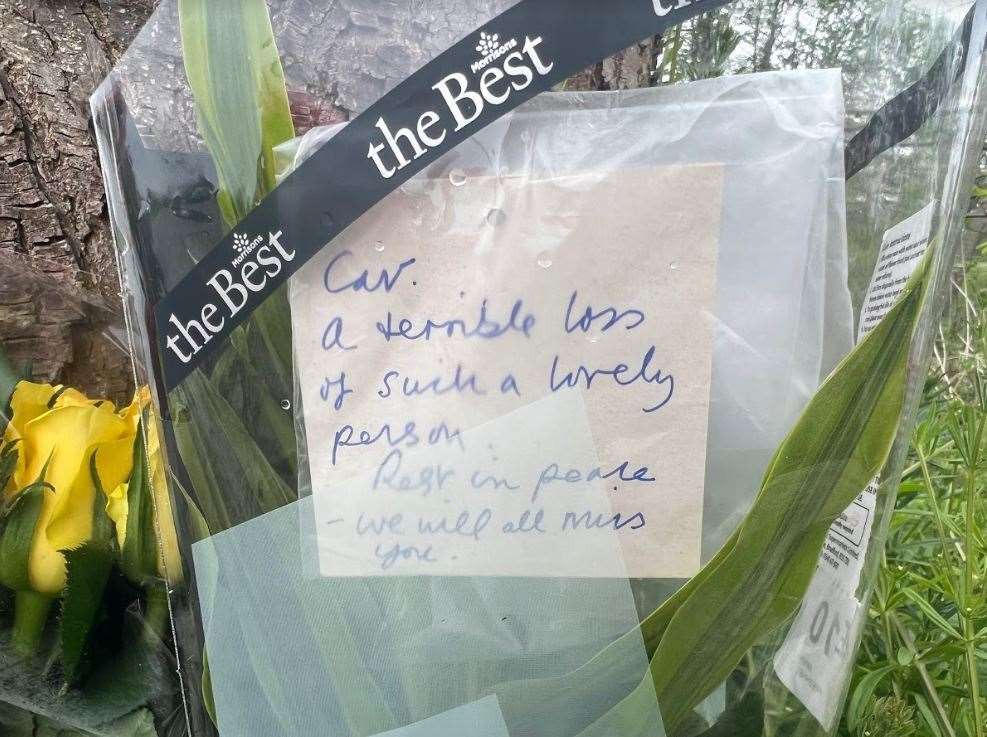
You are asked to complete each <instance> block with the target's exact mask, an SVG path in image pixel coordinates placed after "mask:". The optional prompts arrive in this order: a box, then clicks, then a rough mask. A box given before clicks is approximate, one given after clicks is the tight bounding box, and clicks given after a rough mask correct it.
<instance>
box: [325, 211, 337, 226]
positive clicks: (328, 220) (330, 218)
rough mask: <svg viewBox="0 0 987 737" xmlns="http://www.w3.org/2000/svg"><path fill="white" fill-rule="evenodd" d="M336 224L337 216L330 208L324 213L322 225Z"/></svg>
mask: <svg viewBox="0 0 987 737" xmlns="http://www.w3.org/2000/svg"><path fill="white" fill-rule="evenodd" d="M335 224H336V218H334V217H333V216H332V213H331V212H329V211H328V210H327V211H326V212H324V213H322V225H323V226H325V227H326V228H331V227H333V226H334V225H335Z"/></svg>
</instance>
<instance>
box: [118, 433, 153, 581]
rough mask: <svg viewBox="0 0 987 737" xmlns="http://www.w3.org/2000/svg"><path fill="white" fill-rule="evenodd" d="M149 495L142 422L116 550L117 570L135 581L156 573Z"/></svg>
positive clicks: (151, 506) (151, 576) (151, 507)
mask: <svg viewBox="0 0 987 737" xmlns="http://www.w3.org/2000/svg"><path fill="white" fill-rule="evenodd" d="M151 495H152V491H151V480H150V477H149V473H148V466H147V457H146V455H145V453H144V435H143V423H142V426H141V427H140V428H138V432H137V437H136V439H135V440H134V470H133V471H132V472H131V475H130V483H129V484H128V485H127V534H126V536H125V537H124V543H123V549H122V550H121V551H120V570H122V571H123V574H124V575H125V576H126V577H127V578H128V579H129V580H130V581H132V582H133V583H135V584H137V585H143V583H144V582H145V581H147V580H148V579H152V578H156V577H157V570H158V548H157V542H156V540H157V538H156V533H155V527H154V502H153V500H152V498H151Z"/></svg>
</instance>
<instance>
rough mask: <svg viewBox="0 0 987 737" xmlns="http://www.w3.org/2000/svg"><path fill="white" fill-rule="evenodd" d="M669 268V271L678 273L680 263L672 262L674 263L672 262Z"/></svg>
mask: <svg viewBox="0 0 987 737" xmlns="http://www.w3.org/2000/svg"><path fill="white" fill-rule="evenodd" d="M668 268H669V269H671V270H672V271H677V270H678V268H679V265H678V263H677V262H676V261H672V262H671V263H670V264H669V265H668Z"/></svg>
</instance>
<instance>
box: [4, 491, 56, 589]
mask: <svg viewBox="0 0 987 737" xmlns="http://www.w3.org/2000/svg"><path fill="white" fill-rule="evenodd" d="M47 489H48V487H47V486H46V485H45V484H42V483H37V484H33V485H31V486H29V487H28V488H27V489H24V490H23V491H22V492H20V494H18V496H17V498H16V499H15V500H14V503H13V504H12V505H11V506H10V507H9V508H8V509H7V511H6V513H5V514H4V518H3V521H2V528H0V584H2V585H4V586H6V587H7V588H8V589H11V590H13V591H27V590H29V589H30V588H31V581H30V577H29V575H28V561H29V559H30V556H31V542H32V540H34V530H35V528H36V527H37V526H38V517H39V516H40V515H41V506H42V504H43V502H44V493H45V491H46V490H47Z"/></svg>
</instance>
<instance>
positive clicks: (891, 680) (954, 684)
mask: <svg viewBox="0 0 987 737" xmlns="http://www.w3.org/2000/svg"><path fill="white" fill-rule="evenodd" d="M963 277H964V278H962V279H960V280H959V281H961V282H962V287H958V288H957V290H956V292H955V293H954V300H953V302H954V303H953V305H952V307H951V309H950V310H948V311H947V316H946V318H945V320H944V323H943V325H942V330H941V331H940V337H939V340H938V341H937V345H936V351H935V355H936V361H935V366H934V368H933V372H932V375H931V376H930V378H929V381H928V382H927V385H926V388H925V395H924V399H923V403H922V407H921V411H920V422H919V424H918V426H917V427H916V430H915V434H914V437H913V441H912V447H911V451H910V453H911V456H910V462H909V465H908V468H907V470H906V473H905V475H904V478H903V480H902V484H901V490H900V493H899V497H898V500H897V504H896V509H895V510H894V513H893V516H892V518H891V520H890V526H889V532H888V540H887V547H886V551H885V555H884V559H883V561H882V562H881V566H880V570H879V573H878V577H877V582H876V586H875V591H874V596H873V600H872V602H871V607H870V612H869V619H868V622H867V626H866V629H865V631H864V636H863V642H862V645H861V651H860V656H859V660H858V663H857V668H856V673H855V677H854V683H853V687H852V689H851V697H850V702H849V706H848V709H847V713H846V715H845V718H844V722H843V725H842V732H841V733H842V734H843V735H846V736H847V737H861V736H862V735H868V736H869V737H881V735H895V736H896V737H897V735H902V736H903V737H905V736H910V735H915V736H916V737H984V735H985V734H987V723H985V703H984V680H985V677H987V601H985V588H984V576H985V575H987V544H985V538H984V529H985V527H984V525H985V523H987V502H985V498H984V480H985V478H987V443H985V440H987V438H985V435H987V432H985V430H987V393H985V386H984V366H985V361H987V289H985V288H984V287H985V284H987V281H985V280H984V278H983V277H984V264H983V263H982V262H981V263H976V264H972V265H970V266H969V267H967V268H966V269H965V272H964V274H963Z"/></svg>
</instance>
